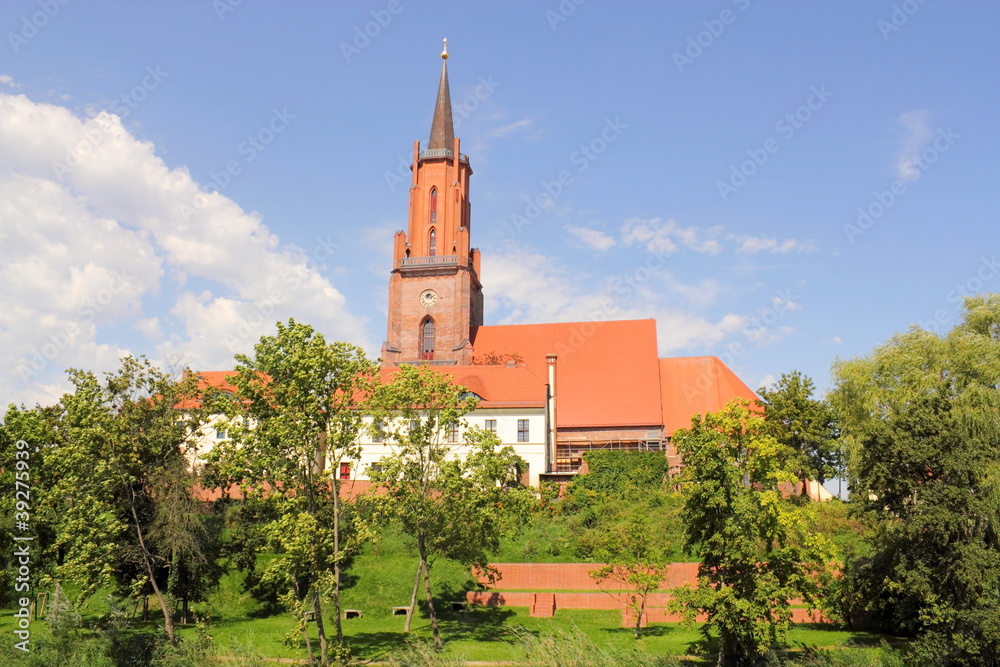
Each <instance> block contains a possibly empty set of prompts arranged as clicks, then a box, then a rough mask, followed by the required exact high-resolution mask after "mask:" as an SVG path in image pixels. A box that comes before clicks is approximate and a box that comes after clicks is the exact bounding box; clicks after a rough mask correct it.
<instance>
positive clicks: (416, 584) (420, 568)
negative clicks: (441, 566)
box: [403, 559, 424, 632]
mask: <svg viewBox="0 0 1000 667" xmlns="http://www.w3.org/2000/svg"><path fill="white" fill-rule="evenodd" d="M423 573H424V561H423V559H421V561H420V562H419V563H417V576H416V578H414V580H413V595H411V596H410V607H409V609H407V610H406V624H405V625H404V626H403V632H409V631H410V619H412V618H413V613H414V612H415V611H416V609H417V591H419V590H420V575H422V574H423Z"/></svg>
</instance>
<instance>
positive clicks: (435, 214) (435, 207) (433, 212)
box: [431, 188, 438, 225]
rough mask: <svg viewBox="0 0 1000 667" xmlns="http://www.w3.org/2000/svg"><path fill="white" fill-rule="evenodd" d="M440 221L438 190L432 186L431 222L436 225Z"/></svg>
mask: <svg viewBox="0 0 1000 667" xmlns="http://www.w3.org/2000/svg"><path fill="white" fill-rule="evenodd" d="M437 221H438V191H437V188H431V224H432V225H436V224H437Z"/></svg>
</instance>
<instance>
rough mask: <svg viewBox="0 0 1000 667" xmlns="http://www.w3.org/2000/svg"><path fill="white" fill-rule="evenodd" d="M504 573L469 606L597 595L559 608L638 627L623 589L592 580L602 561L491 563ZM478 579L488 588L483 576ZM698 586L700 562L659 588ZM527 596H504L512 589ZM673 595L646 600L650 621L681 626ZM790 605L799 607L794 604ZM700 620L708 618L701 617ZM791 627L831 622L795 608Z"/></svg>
mask: <svg viewBox="0 0 1000 667" xmlns="http://www.w3.org/2000/svg"><path fill="white" fill-rule="evenodd" d="M491 565H492V566H493V567H495V568H496V569H497V570H499V571H500V579H499V580H498V581H497V583H496V584H494V585H492V586H491V588H492V589H493V590H489V591H469V592H468V593H466V594H465V596H466V600H468V602H469V603H470V604H481V605H488V606H491V607H497V606H507V607H530V606H531V604H532V602H533V598H534V595H535V594H534V593H532V592H530V591H532V590H535V591H543V590H547V591H593V592H562V593H555V598H556V609H620V610H622V626H623V627H634V622H633V618H632V612H631V610H630V609H629V608H628V607H627V605H626V598H625V596H624V593H625V591H623V590H622V589H620V588H619V587H617V586H615V585H614V584H610V585H606V586H604V587H600V586H598V585H597V583H596V582H595V581H594V580H593V579H592V578H591V577H590V572H591V571H593V570H596V569H598V568H600V567H602V564H601V563H491ZM479 581H480V582H481V583H483V584H486V580H485V579H484V578H483V577H479ZM697 583H698V563H671V565H670V569H669V570H668V571H667V577H666V579H664V581H663V584H661V586H660V588H661V589H664V588H674V587H676V586H683V585H684V584H690V585H692V586H695V585H697ZM525 589H526V590H527V591H529V592H506V591H510V590H521V591H524V590H525ZM672 599H673V598H672V596H671V595H670V594H669V593H663V592H660V593H650V595H649V597H648V598H647V599H646V612H645V617H646V618H645V620H644V621H643V625H645V624H646V623H677V622H680V621H681V620H682V618H681V617H680V616H679V615H677V614H672V613H669V612H668V611H667V610H666V607H667V605H668V604H669V602H670V601H671V600H672ZM792 604H799V602H798V601H796V600H793V601H792ZM697 620H698V621H699V622H704V621H705V617H704V616H699V617H698V619H697ZM792 622H793V623H828V622H830V621H829V619H827V618H826V617H824V616H823V615H822V614H820V613H819V612H814V611H810V610H808V609H792Z"/></svg>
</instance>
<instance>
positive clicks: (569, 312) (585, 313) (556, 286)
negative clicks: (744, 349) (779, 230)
mask: <svg viewBox="0 0 1000 667" xmlns="http://www.w3.org/2000/svg"><path fill="white" fill-rule="evenodd" d="M483 273H484V275H489V276H490V289H489V292H488V293H487V301H486V314H487V317H486V319H487V320H488V321H497V320H499V321H497V323H498V324H528V323H538V322H575V321H590V320H628V319H645V318H650V317H653V318H655V319H656V320H657V332H658V336H659V347H660V353H661V354H671V353H675V352H678V351H682V350H683V351H687V352H694V351H697V350H705V349H709V348H711V347H712V346H713V345H715V344H716V343H719V342H720V341H722V340H724V339H725V338H726V337H728V336H732V335H734V334H736V333H738V332H739V331H740V329H741V327H743V326H744V325H745V323H746V318H745V317H744V316H741V315H736V314H732V313H730V314H727V315H724V316H723V317H722V318H720V319H719V320H717V321H712V320H709V319H707V318H705V317H703V316H701V315H698V314H695V313H689V312H684V311H682V310H679V309H677V308H676V307H672V306H669V305H667V304H665V303H663V297H664V295H670V294H673V293H676V292H677V291H678V290H677V284H676V283H671V280H672V279H671V278H669V277H668V278H667V279H666V280H665V281H664V282H667V283H668V284H673V287H668V288H667V289H666V290H663V289H660V287H662V285H661V283H660V282H656V284H654V282H655V281H654V280H650V281H647V282H646V283H644V284H640V285H638V286H637V288H633V290H634V291H633V292H632V293H631V294H630V295H628V296H626V295H625V294H623V293H622V291H621V290H619V289H615V282H614V281H609V282H606V283H605V284H603V285H601V286H600V287H599V288H598V289H596V290H592V291H587V290H585V289H584V288H582V287H581V284H582V283H583V280H582V278H583V276H580V275H577V274H575V273H573V272H572V271H571V270H568V269H566V268H564V267H563V266H562V265H560V263H559V262H558V261H557V260H556V259H555V258H553V257H549V256H546V255H543V254H541V253H537V252H526V251H524V250H523V249H518V250H517V251H514V250H511V251H507V252H503V251H500V252H496V253H490V254H488V255H486V256H484V257H483ZM658 278H664V276H660V275H659V274H658ZM539 285H545V289H538V286H539ZM619 287H620V286H619ZM703 289H704V287H703ZM498 314H500V316H499V317H497V315H498ZM491 315H492V317H491Z"/></svg>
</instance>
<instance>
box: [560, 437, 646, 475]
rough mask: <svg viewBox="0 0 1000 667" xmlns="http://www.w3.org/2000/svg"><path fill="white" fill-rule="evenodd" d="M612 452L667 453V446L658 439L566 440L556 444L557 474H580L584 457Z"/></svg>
mask: <svg viewBox="0 0 1000 667" xmlns="http://www.w3.org/2000/svg"><path fill="white" fill-rule="evenodd" d="M604 449H607V450H612V451H622V452H659V451H664V452H665V449H666V447H665V444H664V442H663V441H661V440H658V439H648V438H647V439H644V440H643V439H636V438H629V439H621V438H613V439H602V440H598V441H594V440H566V441H563V442H558V443H556V469H555V470H554V471H553V472H557V473H578V472H580V469H581V468H582V467H583V455H584V454H585V453H587V452H591V451H595V450H604Z"/></svg>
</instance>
